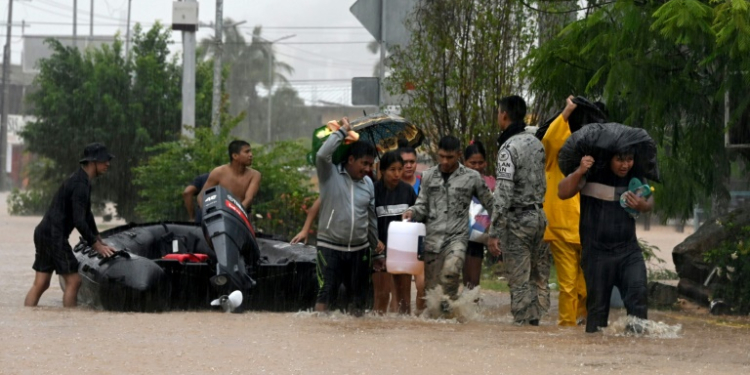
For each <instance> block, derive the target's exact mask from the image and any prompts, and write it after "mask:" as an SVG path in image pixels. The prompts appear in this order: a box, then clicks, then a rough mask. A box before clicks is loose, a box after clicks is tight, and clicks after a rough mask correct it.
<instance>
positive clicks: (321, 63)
mask: <svg viewBox="0 0 750 375" xmlns="http://www.w3.org/2000/svg"><path fill="white" fill-rule="evenodd" d="M275 53H276V54H277V55H279V56H285V57H288V58H291V59H295V60H299V61H304V62H307V63H311V64H315V65H318V66H331V67H334V66H335V67H341V68H352V67H356V66H359V67H372V66H371V65H367V64H364V63H361V62H358V63H357V62H353V61H351V62H340V61H336V60H310V59H305V58H303V57H299V56H294V55H288V54H285V53H282V52H278V51H276V52H275Z"/></svg>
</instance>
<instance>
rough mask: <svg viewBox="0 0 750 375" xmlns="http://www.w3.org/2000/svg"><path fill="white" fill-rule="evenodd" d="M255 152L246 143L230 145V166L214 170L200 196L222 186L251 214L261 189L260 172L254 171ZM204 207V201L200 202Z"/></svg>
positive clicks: (236, 142) (226, 165)
mask: <svg viewBox="0 0 750 375" xmlns="http://www.w3.org/2000/svg"><path fill="white" fill-rule="evenodd" d="M252 165H253V152H252V150H251V149H250V144H249V143H247V142H245V141H239V140H237V141H232V142H231V143H229V164H224V165H221V166H218V167H216V168H214V169H213V170H212V171H211V173H210V174H209V175H208V180H207V181H206V184H205V185H204V186H203V190H201V194H200V196H201V197H203V193H204V192H205V191H206V190H208V189H209V188H211V187H214V186H216V185H221V187H223V188H224V189H227V190H228V191H229V192H230V193H232V195H233V196H234V197H235V198H237V199H238V200H239V201H241V202H242V208H244V209H245V211H246V212H248V216H249V213H250V206H251V205H252V204H253V198H255V195H256V194H257V193H258V189H259V188H260V178H261V176H260V172H258V171H257V170H255V169H253V168H252V167H251V166H252ZM198 202H199V204H200V205H201V206H203V202H202V199H199V200H198Z"/></svg>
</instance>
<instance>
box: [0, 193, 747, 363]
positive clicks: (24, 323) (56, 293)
mask: <svg viewBox="0 0 750 375" xmlns="http://www.w3.org/2000/svg"><path fill="white" fill-rule="evenodd" d="M5 196H6V195H5V194H2V195H0V198H1V199H2V200H1V201H0V239H1V240H0V256H2V258H3V261H2V262H0V272H1V273H2V277H0V337H2V341H1V342H0V374H72V373H96V374H123V373H137V374H162V373H170V374H208V373H217V374H235V373H236V374H239V373H243V374H386V373H388V374H458V373H461V374H551V373H555V374H589V373H629V374H640V373H650V374H742V373H748V372H750V319H748V318H747V317H744V318H738V317H731V318H716V317H712V316H708V315H706V314H705V312H704V310H703V309H684V310H681V311H669V312H663V311H653V310H652V311H650V317H651V318H652V319H653V320H654V321H660V322H663V323H664V326H665V327H673V328H674V327H676V326H677V325H680V328H681V329H680V330H679V333H678V334H677V335H676V338H672V337H675V336H674V335H666V334H660V333H659V332H655V333H653V334H649V335H646V336H644V337H633V336H625V335H623V330H622V329H621V328H622V326H623V325H622V324H619V323H620V322H621V320H619V319H620V318H621V317H622V315H623V313H622V311H619V310H616V311H614V312H613V313H612V315H611V316H610V320H611V322H613V324H612V326H613V329H612V330H610V331H608V332H605V333H598V334H588V335H587V334H585V333H584V332H583V328H581V327H575V328H559V327H557V326H556V325H555V324H554V323H555V316H556V311H555V309H556V307H553V311H551V312H550V314H549V315H548V316H547V317H546V318H545V319H543V320H542V322H541V326H540V327H531V326H525V327H516V326H513V325H512V324H511V320H512V319H511V317H510V315H509V310H510V309H509V306H508V303H509V296H508V294H507V293H496V292H490V291H482V292H481V299H482V300H481V302H480V306H481V310H480V311H479V312H478V313H477V315H476V316H475V317H473V318H472V320H470V321H468V322H466V323H458V322H456V321H455V320H448V321H446V320H423V319H420V318H416V317H399V316H386V317H375V316H366V317H364V318H353V317H349V316H345V315H341V314H333V315H329V316H317V315H316V314H313V313H309V312H298V313H283V314H279V313H258V312H251V313H243V314H225V313H221V312H218V311H208V310H207V311H200V312H169V313H161V314H138V313H111V312H101V311H94V310H90V309H87V308H76V309H70V310H68V309H63V308H62V292H61V291H60V288H59V285H57V284H56V278H55V279H53V285H52V286H51V287H50V290H48V291H47V292H46V293H45V294H44V296H43V297H42V299H41V301H40V307H37V308H25V307H23V299H24V297H25V294H26V292H27V290H28V288H29V286H30V285H31V282H32V280H33V275H34V273H33V270H32V269H31V264H32V263H33V259H34V247H33V241H32V233H33V229H34V226H35V225H36V224H37V223H38V222H39V220H40V218H39V217H10V216H8V214H7V211H6V209H5ZM71 238H72V239H77V236H76V235H75V232H74V235H73V236H71Z"/></svg>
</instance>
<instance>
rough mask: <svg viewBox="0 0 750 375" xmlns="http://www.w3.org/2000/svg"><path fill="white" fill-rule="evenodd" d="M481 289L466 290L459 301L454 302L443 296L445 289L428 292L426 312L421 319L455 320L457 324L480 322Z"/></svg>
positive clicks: (440, 288)
mask: <svg viewBox="0 0 750 375" xmlns="http://www.w3.org/2000/svg"><path fill="white" fill-rule="evenodd" d="M478 300H479V287H476V288H474V289H464V291H463V293H461V294H460V295H459V296H458V299H456V300H452V299H451V298H450V297H449V296H447V295H445V294H443V287H442V286H437V287H436V288H435V289H432V290H429V291H427V293H426V294H425V302H426V303H425V305H426V307H425V310H424V312H422V315H421V317H423V318H428V319H448V320H450V319H455V320H456V321H457V322H460V323H465V322H468V321H470V320H478V319H479V318H480V317H481V316H480V313H479V305H478V303H477V301H478Z"/></svg>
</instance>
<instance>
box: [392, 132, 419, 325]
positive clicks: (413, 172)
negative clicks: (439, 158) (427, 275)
mask: <svg viewBox="0 0 750 375" xmlns="http://www.w3.org/2000/svg"><path fill="white" fill-rule="evenodd" d="M398 152H399V154H401V159H403V161H404V173H402V174H401V181H403V182H406V183H407V184H409V185H410V186H411V187H412V188H413V189H414V194H419V188H420V186H421V185H422V174H421V173H418V172H417V151H416V150H414V148H413V147H410V146H409V141H407V140H406V139H404V138H400V139H399V140H398ZM414 284H415V286H416V288H417V306H416V310H417V311H416V312H417V314H420V313H421V312H422V310H424V308H425V299H424V297H425V292H424V274H421V275H416V276H414Z"/></svg>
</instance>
